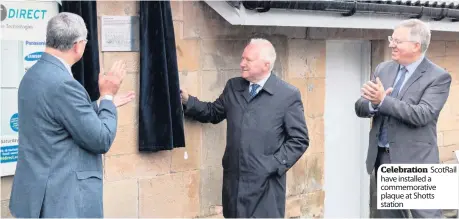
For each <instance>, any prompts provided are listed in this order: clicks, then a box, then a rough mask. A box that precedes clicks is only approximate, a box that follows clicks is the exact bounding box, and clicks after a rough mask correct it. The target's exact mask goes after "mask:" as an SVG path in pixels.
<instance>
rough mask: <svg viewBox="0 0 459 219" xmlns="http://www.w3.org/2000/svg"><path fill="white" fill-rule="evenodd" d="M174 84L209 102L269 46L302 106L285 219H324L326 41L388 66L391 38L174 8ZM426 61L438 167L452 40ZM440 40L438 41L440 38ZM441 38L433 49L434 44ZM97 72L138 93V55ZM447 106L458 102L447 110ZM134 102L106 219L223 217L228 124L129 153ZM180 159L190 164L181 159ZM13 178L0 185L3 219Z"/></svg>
mask: <svg viewBox="0 0 459 219" xmlns="http://www.w3.org/2000/svg"><path fill="white" fill-rule="evenodd" d="M97 9H98V15H99V16H103V15H138V11H139V10H138V5H137V3H136V2H113V1H99V2H98V8H97ZM172 9H173V20H174V29H175V33H176V44H177V55H178V65H179V71H180V84H181V86H182V87H183V88H185V89H187V90H188V91H189V93H190V94H193V95H196V96H198V97H199V98H200V99H201V100H206V101H213V100H215V99H216V98H217V96H218V95H219V94H220V93H221V92H222V90H223V87H224V85H225V83H226V81H227V80H228V79H229V78H231V77H234V76H238V75H239V61H240V57H241V54H242V51H243V48H244V46H245V44H246V43H247V42H248V40H249V39H250V38H252V37H265V38H267V39H269V40H271V41H272V42H273V44H274V46H275V48H276V50H277V57H278V60H277V61H276V64H275V69H274V70H275V71H276V73H277V75H279V76H280V77H282V78H283V79H284V80H286V81H288V82H289V83H291V84H293V85H295V86H296V87H298V88H299V89H300V91H301V94H302V99H303V101H304V106H305V116H306V122H307V126H308V129H309V134H310V139H311V142H310V143H311V147H310V148H309V149H308V151H307V152H306V154H305V155H304V156H303V157H302V158H301V159H300V160H299V161H298V163H297V164H296V165H295V166H294V167H293V168H292V169H291V170H290V171H289V172H288V173H287V175H288V176H287V206H286V216H287V217H299V216H303V217H321V216H323V203H324V197H325V194H324V191H323V176H324V174H323V171H324V120H323V114H324V99H325V80H326V76H325V46H326V40H327V39H371V40H374V41H373V42H372V65H373V66H372V67H373V68H374V67H375V65H376V64H377V63H379V62H381V61H383V60H387V59H388V58H389V56H388V54H389V53H388V52H389V50H388V49H387V43H386V42H387V36H388V35H390V34H391V31H378V30H343V29H323V28H297V27H249V26H231V25H230V24H229V23H227V22H226V21H225V20H224V19H223V18H221V16H220V15H218V14H217V13H216V12H215V11H213V10H212V9H211V8H210V7H209V6H207V5H206V4H205V3H203V2H190V1H184V2H177V1H173V2H172ZM433 39H434V40H436V41H435V42H433V43H432V47H431V50H430V53H429V57H432V59H433V60H434V61H435V62H436V63H438V64H439V65H441V66H443V67H445V68H447V69H448V70H449V71H450V72H451V73H452V75H453V87H452V90H451V97H450V98H449V100H448V103H447V104H446V106H445V108H444V110H443V111H442V114H441V118H440V121H439V126H438V131H439V146H440V150H441V157H442V161H448V160H452V159H453V157H452V155H453V154H452V153H451V151H452V150H454V149H459V138H457V136H458V135H459V105H458V101H457V100H458V98H459V77H458V75H459V69H458V66H457V65H455V62H454V60H455V61H456V63H457V60H458V59H459V43H458V41H457V39H459V37H458V35H457V34H439V33H436V34H435V35H434V38H433ZM445 39H446V40H445ZM438 40H441V41H438ZM100 55H101V64H102V65H103V66H104V68H105V69H108V68H109V67H110V66H111V64H112V63H113V62H114V61H116V60H118V59H124V60H126V61H127V64H128V75H127V78H126V80H125V81H124V83H123V86H122V88H121V91H120V92H123V91H128V90H135V91H138V84H139V77H138V75H139V54H138V53H134V52H104V53H101V54H100ZM453 99H455V100H456V101H455V102H453ZM137 112H138V100H136V101H134V102H133V103H130V104H128V105H126V106H123V107H122V108H120V109H119V124H118V128H119V129H118V133H117V137H116V140H115V142H114V144H113V146H112V148H111V150H110V152H109V153H107V154H106V155H105V156H104V184H105V187H104V203H105V216H106V217H221V216H222V215H221V211H222V209H221V181H222V168H221V157H222V155H223V151H224V147H225V140H226V135H225V131H226V128H225V127H226V122H225V121H223V122H222V123H220V124H218V125H212V124H201V123H198V122H194V121H189V120H187V121H186V122H185V135H186V143H187V146H186V148H179V149H174V150H172V151H163V152H158V153H152V154H147V153H142V154H141V153H139V152H138V151H137V144H136V143H137V125H138V119H137V114H138V113H137ZM185 151H187V152H188V155H189V156H188V157H189V158H188V159H187V160H185V159H184V158H183V156H184V152H185ZM11 181H12V177H3V178H2V193H1V200H2V202H1V203H2V217H6V216H9V214H8V210H7V205H8V199H9V191H10V190H11Z"/></svg>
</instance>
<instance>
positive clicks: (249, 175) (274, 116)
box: [182, 39, 309, 218]
mask: <svg viewBox="0 0 459 219" xmlns="http://www.w3.org/2000/svg"><path fill="white" fill-rule="evenodd" d="M275 61H276V51H275V49H274V47H273V45H272V44H271V43H270V42H269V41H267V40H265V39H252V40H251V41H250V43H249V44H248V45H247V46H246V48H245V49H244V52H243V54H242V60H241V63H240V67H241V77H236V78H232V79H230V80H229V81H228V82H227V83H226V86H225V88H224V90H223V93H222V94H221V95H220V96H219V97H218V98H217V99H216V100H215V101H214V102H202V101H200V100H198V98H196V97H194V96H191V95H189V94H188V93H187V92H186V91H185V90H183V89H182V103H183V105H184V110H185V115H186V116H188V117H191V118H192V119H195V120H197V121H199V122H202V123H213V124H217V123H219V122H221V121H223V120H225V119H227V135H228V136H227V141H226V148H225V154H224V155H223V160H222V165H223V189H222V204H223V216H224V217H225V218H239V217H243V218H250V217H260V218H271V217H275V218H283V217H284V215H285V188H286V172H287V170H289V169H290V168H291V167H292V166H293V165H294V164H295V163H296V162H297V161H298V159H299V158H300V157H301V156H302V155H303V154H304V153H305V151H306V149H307V148H308V146H309V137H308V130H307V127H306V122H305V118H304V110H303V103H302V101H301V94H300V91H299V90H298V89H297V88H296V87H294V86H292V85H290V84H288V83H287V82H285V81H283V80H281V79H280V78H278V77H276V76H275V75H274V74H273V73H272V70H273V67H274V63H275Z"/></svg>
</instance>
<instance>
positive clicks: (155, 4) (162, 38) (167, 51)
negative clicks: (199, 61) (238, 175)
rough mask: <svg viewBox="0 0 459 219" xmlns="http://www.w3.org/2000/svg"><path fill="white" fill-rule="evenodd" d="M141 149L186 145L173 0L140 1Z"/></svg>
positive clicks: (169, 148)
mask: <svg viewBox="0 0 459 219" xmlns="http://www.w3.org/2000/svg"><path fill="white" fill-rule="evenodd" d="M139 90H140V93H139V99H140V102H139V104H140V105H139V151H150V152H155V151H160V150H172V149H173V148H177V147H184V146H185V134H184V128H183V109H182V105H181V101H180V84H179V76H178V66H177V56H176V48H175V36H174V25H173V22H172V12H171V6H170V2H169V1H140V89H139Z"/></svg>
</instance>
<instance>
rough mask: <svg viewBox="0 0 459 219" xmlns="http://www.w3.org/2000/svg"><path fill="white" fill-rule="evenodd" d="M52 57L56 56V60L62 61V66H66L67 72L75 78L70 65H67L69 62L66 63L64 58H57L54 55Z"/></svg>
mask: <svg viewBox="0 0 459 219" xmlns="http://www.w3.org/2000/svg"><path fill="white" fill-rule="evenodd" d="M51 55H52V54H51ZM52 56H54V57H55V58H56V59H58V60H59V61H61V62H62V64H64V66H65V68H66V69H67V71H68V72H69V74H70V75H71V76H72V77H73V74H72V70H71V68H70V65H69V64H67V62H65V61H64V60H63V59H62V58H60V57H57V56H55V55H52Z"/></svg>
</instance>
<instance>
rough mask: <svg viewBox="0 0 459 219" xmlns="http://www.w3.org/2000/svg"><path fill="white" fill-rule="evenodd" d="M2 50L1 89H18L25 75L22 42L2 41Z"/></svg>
mask: <svg viewBox="0 0 459 219" xmlns="http://www.w3.org/2000/svg"><path fill="white" fill-rule="evenodd" d="M1 50H2V51H1V53H2V55H1V57H2V60H1V65H2V67H1V69H2V71H1V73H2V75H1V80H0V81H1V87H2V88H18V87H19V82H20V80H21V78H22V75H24V65H23V63H24V61H23V53H22V41H15V40H2V41H1Z"/></svg>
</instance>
